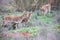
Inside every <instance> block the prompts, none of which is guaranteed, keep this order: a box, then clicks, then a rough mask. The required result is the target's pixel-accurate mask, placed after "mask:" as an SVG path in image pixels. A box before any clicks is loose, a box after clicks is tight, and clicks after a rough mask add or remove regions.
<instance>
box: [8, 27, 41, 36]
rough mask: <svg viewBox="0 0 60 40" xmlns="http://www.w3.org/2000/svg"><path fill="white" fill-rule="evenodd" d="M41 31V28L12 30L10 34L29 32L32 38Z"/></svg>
mask: <svg viewBox="0 0 60 40" xmlns="http://www.w3.org/2000/svg"><path fill="white" fill-rule="evenodd" d="M39 29H40V28H39V27H28V28H20V29H17V30H10V31H9V32H10V33H15V32H16V33H18V32H19V33H22V32H28V33H30V34H31V36H32V35H36V34H37V32H38V30H39Z"/></svg>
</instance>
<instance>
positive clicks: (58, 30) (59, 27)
mask: <svg viewBox="0 0 60 40" xmlns="http://www.w3.org/2000/svg"><path fill="white" fill-rule="evenodd" d="M53 29H55V30H56V31H57V32H59V33H60V24H57V25H55V26H54V27H53Z"/></svg>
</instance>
